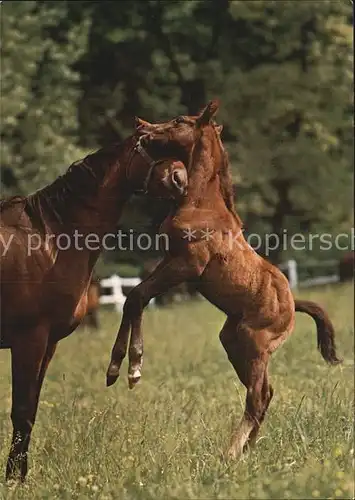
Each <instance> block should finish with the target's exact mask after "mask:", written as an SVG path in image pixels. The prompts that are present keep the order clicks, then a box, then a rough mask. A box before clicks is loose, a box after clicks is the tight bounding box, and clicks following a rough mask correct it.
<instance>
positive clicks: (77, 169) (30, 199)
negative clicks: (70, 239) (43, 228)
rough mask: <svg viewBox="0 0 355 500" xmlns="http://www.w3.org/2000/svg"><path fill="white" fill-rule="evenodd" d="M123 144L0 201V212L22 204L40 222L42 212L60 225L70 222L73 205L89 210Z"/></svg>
mask: <svg viewBox="0 0 355 500" xmlns="http://www.w3.org/2000/svg"><path fill="white" fill-rule="evenodd" d="M127 141H128V140H126V141H124V142H123V143H121V144H119V145H117V144H116V145H114V146H111V147H108V148H107V147H106V148H102V149H99V150H98V151H96V152H94V153H91V154H89V155H87V156H86V157H85V158H83V159H81V160H78V161H75V162H74V163H72V164H71V165H70V167H69V168H68V169H67V171H66V172H65V173H64V174H63V175H60V176H59V177H57V178H56V179H55V180H54V181H53V182H52V183H50V184H48V185H47V186H45V187H43V188H41V189H39V190H37V191H35V192H34V193H32V194H30V195H28V196H13V197H11V198H8V199H4V200H1V201H0V212H2V211H4V210H6V209H7V208H9V207H11V206H13V205H14V204H15V203H19V202H21V201H22V202H24V205H25V208H26V210H28V211H29V212H30V213H31V215H32V216H36V217H37V218H39V219H40V220H41V221H42V222H43V219H44V218H43V214H44V213H49V214H50V215H51V217H53V218H54V219H55V220H56V221H57V222H59V223H60V224H62V223H63V222H64V221H67V220H70V216H71V209H72V208H73V206H74V205H81V206H86V207H90V202H91V199H92V196H93V195H95V193H96V192H97V191H98V189H99V187H100V185H101V184H102V182H103V179H104V178H105V175H106V174H107V171H108V169H109V168H111V167H112V166H113V165H114V164H115V163H117V160H118V157H119V155H120V152H121V151H122V150H123V148H124V147H125V146H126V143H127ZM91 208H92V209H94V208H95V207H91Z"/></svg>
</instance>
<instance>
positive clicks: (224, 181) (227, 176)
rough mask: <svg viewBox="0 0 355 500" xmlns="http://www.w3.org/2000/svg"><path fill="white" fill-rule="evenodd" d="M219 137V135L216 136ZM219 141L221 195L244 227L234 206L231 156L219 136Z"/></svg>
mask: <svg viewBox="0 0 355 500" xmlns="http://www.w3.org/2000/svg"><path fill="white" fill-rule="evenodd" d="M216 135H217V134H216ZM217 140H218V142H219V146H220V149H221V152H222V164H221V166H220V169H219V172H218V176H219V182H220V191H221V195H222V197H223V199H224V202H225V204H226V207H227V209H228V210H229V211H230V212H231V213H232V214H233V216H234V217H235V218H236V219H237V221H238V223H239V225H240V226H242V225H243V223H242V220H241V219H240V217H239V215H238V214H237V212H236V210H235V205H234V190H233V179H232V173H231V167H230V163H229V156H228V153H227V151H226V150H225V149H224V146H223V144H222V141H221V139H220V137H219V136H218V135H217Z"/></svg>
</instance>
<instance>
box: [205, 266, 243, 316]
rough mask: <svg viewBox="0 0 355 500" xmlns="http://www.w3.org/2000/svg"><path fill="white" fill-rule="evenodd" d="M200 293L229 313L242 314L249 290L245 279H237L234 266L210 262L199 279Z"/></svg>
mask: <svg viewBox="0 0 355 500" xmlns="http://www.w3.org/2000/svg"><path fill="white" fill-rule="evenodd" d="M198 288H199V291H200V293H201V294H202V295H203V296H204V297H205V298H206V299H207V300H209V301H210V302H211V303H212V304H214V305H215V306H216V307H218V308H219V309H221V310H222V311H223V312H225V313H226V314H228V315H240V314H241V313H242V311H243V307H244V301H245V297H246V294H248V290H247V287H246V283H244V280H240V281H239V280H236V279H235V276H234V270H233V268H232V267H230V266H227V265H224V264H223V263H220V262H218V261H216V260H214V261H212V262H210V264H209V265H208V266H207V267H206V269H205V271H204V272H203V274H202V276H201V278H200V281H199V286H198Z"/></svg>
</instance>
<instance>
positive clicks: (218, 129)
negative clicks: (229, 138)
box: [215, 125, 223, 135]
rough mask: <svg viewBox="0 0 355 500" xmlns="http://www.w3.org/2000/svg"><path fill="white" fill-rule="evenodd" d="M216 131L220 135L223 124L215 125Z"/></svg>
mask: <svg viewBox="0 0 355 500" xmlns="http://www.w3.org/2000/svg"><path fill="white" fill-rule="evenodd" d="M215 128H216V132H217V134H218V135H221V133H222V130H223V125H216V127H215Z"/></svg>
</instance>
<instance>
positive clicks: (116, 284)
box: [111, 274, 125, 312]
mask: <svg viewBox="0 0 355 500" xmlns="http://www.w3.org/2000/svg"><path fill="white" fill-rule="evenodd" d="M111 280H112V291H113V296H114V300H115V308H116V311H118V312H120V311H122V307H123V303H124V300H125V298H124V295H123V292H122V282H121V278H120V277H119V276H118V275H117V274H114V275H113V276H112V278H111Z"/></svg>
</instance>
